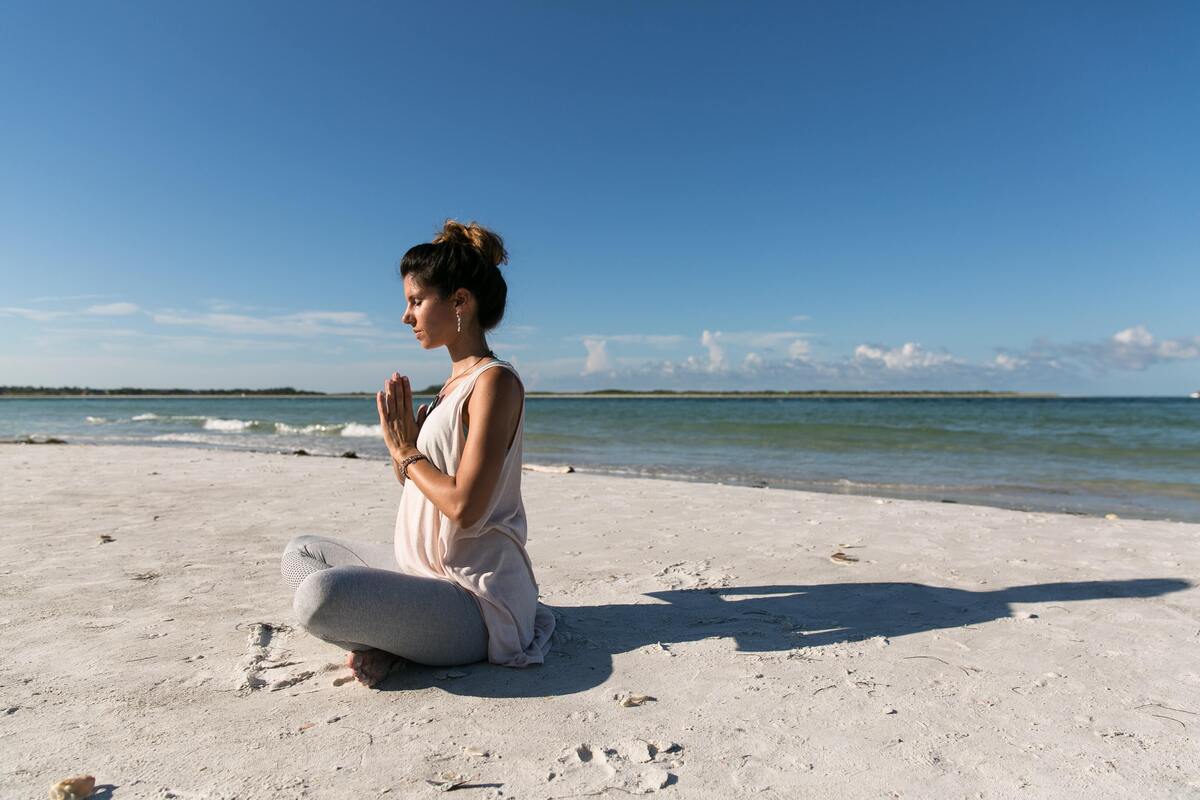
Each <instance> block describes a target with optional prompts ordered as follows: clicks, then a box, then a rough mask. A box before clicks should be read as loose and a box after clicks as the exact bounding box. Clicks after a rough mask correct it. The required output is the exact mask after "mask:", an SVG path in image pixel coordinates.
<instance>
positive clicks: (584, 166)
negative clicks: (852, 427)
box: [0, 2, 1200, 394]
mask: <svg viewBox="0 0 1200 800" xmlns="http://www.w3.org/2000/svg"><path fill="white" fill-rule="evenodd" d="M1198 31H1200V6H1196V5H1195V4H1192V3H1168V2H1163V3H1153V4H1137V3H1132V2H1131V3H1104V2H1101V3H1095V2H1088V3H1069V2H1061V3H1053V4H1045V3H1032V2H1029V3H992V4H985V3H961V2H953V3H950V2H947V3H940V2H925V3H895V2H878V3H870V2H854V3H826V4H812V3H781V4H769V3H728V4H701V3H669V2H662V3H609V4H590V5H587V4H551V3H537V4H507V3H503V4H497V3H492V4H478V5H469V4H460V5H456V6H453V7H452V6H448V5H433V4H429V5H427V6H425V7H416V6H412V7H407V6H402V5H401V4H388V3H349V4H339V5H338V6H337V7H336V8H335V7H334V6H333V5H329V4H325V5H316V4H305V3H286V4H284V3H278V4H272V3H265V2H262V3H238V4H233V3H228V4H224V3H205V4H190V5H185V4H181V3H171V4H163V3H158V4H152V3H132V2H118V3H107V4H99V3H93V4H84V3H75V4H45V3H6V4H3V5H2V6H0V99H2V100H3V124H0V384H30V383H32V384H45V385H91V386H100V387H106V386H120V385H136V386H184V387H230V386H247V387H266V386H279V385H291V386H296V387H301V388H309V389H321V390H331V391H337V390H371V389H374V388H376V386H377V385H378V384H379V383H381V382H382V380H383V379H384V378H385V377H386V375H388V374H390V372H391V371H393V370H399V371H401V372H404V373H407V374H409V375H411V376H412V377H413V381H414V382H415V383H416V384H418V385H425V384H426V383H433V382H435V381H439V380H441V379H443V378H444V377H445V375H446V373H447V369H448V366H447V361H446V358H445V355H444V351H440V352H437V353H425V352H423V351H421V350H420V349H419V348H418V347H417V346H416V344H415V342H414V340H413V338H412V336H411V333H410V332H409V329H408V328H407V326H404V325H402V324H401V323H400V315H401V314H402V312H403V300H402V296H401V295H402V292H401V283H400V279H399V278H398V277H397V275H396V264H397V263H398V261H399V258H400V256H401V255H402V254H403V253H404V251H405V250H406V249H407V248H408V247H409V246H410V245H412V244H415V243H416V242H419V241H426V240H428V239H429V238H430V236H431V235H432V233H433V232H434V230H435V228H436V227H438V226H439V223H440V221H441V220H442V219H444V218H445V217H456V218H460V219H464V220H466V219H475V220H478V221H480V222H482V223H484V224H486V225H489V226H491V227H493V228H495V229H496V230H498V231H499V232H500V233H501V234H502V235H503V236H504V237H505V239H506V241H507V242H508V244H509V246H510V252H511V257H512V263H511V264H510V265H509V266H508V267H506V275H507V277H508V281H509V286H510V305H509V311H508V315H507V317H506V320H505V322H504V324H503V325H502V326H501V328H500V329H498V330H497V331H496V332H494V333H493V335H492V336H491V341H492V343H493V346H494V348H495V349H496V350H497V352H498V353H499V354H500V355H501V356H502V357H504V358H508V359H510V360H512V361H513V362H514V363H515V364H517V366H518V367H519V368H520V370H521V373H522V375H523V376H524V378H525V380H526V384H527V386H528V387H529V388H531V389H552V390H568V389H592V388H602V387H608V386H616V387H623V388H655V387H662V388H779V389H807V388H870V389H886V388H991V389H1010V388H1011V389H1026V390H1050V391H1059V392H1064V393H1077V394H1179V393H1184V392H1187V391H1191V390H1195V389H1200V313H1197V305H1198V301H1200V154H1198V150H1197V148H1196V146H1195V142H1197V141H1200V49H1198V48H1196V47H1195V46H1194V45H1195V38H1196V34H1197V32H1198Z"/></svg>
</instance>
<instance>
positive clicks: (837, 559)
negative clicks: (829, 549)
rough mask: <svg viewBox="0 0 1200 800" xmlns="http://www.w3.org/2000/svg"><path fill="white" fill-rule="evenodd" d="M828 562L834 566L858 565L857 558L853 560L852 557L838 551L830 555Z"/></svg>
mask: <svg viewBox="0 0 1200 800" xmlns="http://www.w3.org/2000/svg"><path fill="white" fill-rule="evenodd" d="M829 560H830V561H832V562H833V563H835V564H857V563H858V559H857V558H855V557H854V556H848V555H846V554H845V553H843V552H842V551H841V550H838V551H837V552H836V553H834V554H833V555H831V556H830V557H829Z"/></svg>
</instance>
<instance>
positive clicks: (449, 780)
mask: <svg viewBox="0 0 1200 800" xmlns="http://www.w3.org/2000/svg"><path fill="white" fill-rule="evenodd" d="M425 782H426V783H428V784H429V785H430V786H436V787H437V789H438V791H440V792H452V791H454V790H455V789H457V788H459V787H460V786H463V785H464V784H467V783H470V782H471V778H469V777H467V776H466V775H460V774H458V773H457V772H439V773H437V774H436V775H431V776H430V777H428V778H426V779H425Z"/></svg>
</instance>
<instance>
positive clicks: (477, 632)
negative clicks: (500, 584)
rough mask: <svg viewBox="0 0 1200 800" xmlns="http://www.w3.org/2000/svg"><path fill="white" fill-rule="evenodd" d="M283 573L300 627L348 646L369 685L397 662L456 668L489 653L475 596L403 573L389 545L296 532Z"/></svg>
mask: <svg viewBox="0 0 1200 800" xmlns="http://www.w3.org/2000/svg"><path fill="white" fill-rule="evenodd" d="M280 571H281V572H282V574H283V577H284V581H285V582H286V583H287V584H288V585H289V586H291V587H292V588H293V589H295V596H294V598H293V601H292V608H293V610H294V611H295V614H296V617H297V619H298V620H299V622H300V624H301V625H302V626H303V627H304V628H305V629H306V630H307V631H308V632H309V633H311V634H312V635H314V636H316V637H317V638H319V639H322V640H324V641H326V642H329V643H330V644H333V645H336V646H337V647H340V648H342V649H344V650H348V651H350V654H349V656H348V657H347V664H348V666H350V668H351V669H352V670H353V671H354V675H355V677H356V678H358V679H359V680H360V681H361V682H363V683H365V684H367V685H368V686H373V685H375V684H376V683H378V682H379V681H380V680H382V679H383V678H384V677H386V676H387V674H388V672H390V671H391V669H392V668H393V667H394V666H395V665H396V663H397V661H398V660H399V659H404V660H408V661H413V662H416V663H419V664H428V665H431V666H453V665H458V664H470V663H472V662H475V661H482V660H483V659H485V658H487V627H486V626H485V625H484V622H483V617H482V615H481V614H480V613H479V606H478V604H477V603H476V601H475V598H473V597H472V596H471V595H470V593H468V592H467V591H466V590H465V589H463V588H462V587H460V586H458V585H456V584H453V583H451V582H449V581H443V580H438V579H436V578H422V577H417V576H415V575H408V574H406V573H403V572H400V571H399V569H398V565H397V564H396V559H395V555H394V554H393V551H392V547H391V545H389V544H378V543H374V542H359V541H353V540H348V539H335V538H331V537H324V536H297V537H296V538H295V539H292V541H290V542H289V543H288V545H287V548H286V549H285V550H284V553H283V558H282V560H281V563H280Z"/></svg>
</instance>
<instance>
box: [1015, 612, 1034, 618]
mask: <svg viewBox="0 0 1200 800" xmlns="http://www.w3.org/2000/svg"><path fill="white" fill-rule="evenodd" d="M1013 616H1014V617H1016V618H1017V619H1037V618H1038V615H1037V614H1034V613H1033V612H1032V611H1018V612H1017V613H1015V614H1013Z"/></svg>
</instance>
